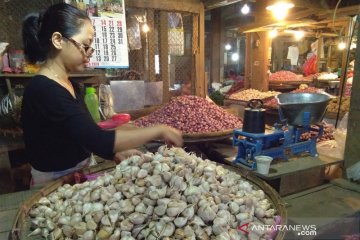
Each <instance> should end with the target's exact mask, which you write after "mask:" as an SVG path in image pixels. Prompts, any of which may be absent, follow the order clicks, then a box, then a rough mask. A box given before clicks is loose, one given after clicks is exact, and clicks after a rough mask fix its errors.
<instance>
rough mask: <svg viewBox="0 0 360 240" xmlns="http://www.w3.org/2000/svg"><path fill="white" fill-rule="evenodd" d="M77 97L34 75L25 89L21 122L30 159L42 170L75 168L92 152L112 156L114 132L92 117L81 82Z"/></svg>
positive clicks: (76, 91)
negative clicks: (101, 125)
mask: <svg viewBox="0 0 360 240" xmlns="http://www.w3.org/2000/svg"><path fill="white" fill-rule="evenodd" d="M72 85H73V87H74V91H75V95H76V98H74V97H73V96H72V95H71V94H70V93H69V92H68V91H67V90H66V89H65V88H64V87H62V86H61V85H60V84H58V83H57V82H55V81H53V80H51V79H49V78H47V77H45V76H43V75H36V76H35V77H34V78H32V79H31V80H30V82H29V84H28V85H27V86H26V88H25V91H24V97H23V102H22V111H21V123H22V127H23V131H24V141H25V147H26V152H27V157H28V160H29V161H30V164H31V165H32V167H33V168H35V169H36V170H39V171H42V172H53V171H63V170H66V169H69V168H72V167H75V166H76V165H77V164H78V163H79V162H81V161H83V160H85V159H86V158H87V157H89V156H90V153H91V152H93V153H94V154H96V155H99V156H101V157H103V158H105V159H112V158H113V156H114V154H113V147H114V141H115V131H104V130H101V129H100V127H99V126H98V125H97V124H96V123H95V122H94V120H93V119H92V118H91V115H90V113H89V111H88V110H87V108H86V105H85V102H84V100H83V96H82V94H81V93H80V88H79V85H78V84H77V83H76V82H73V81H72Z"/></svg>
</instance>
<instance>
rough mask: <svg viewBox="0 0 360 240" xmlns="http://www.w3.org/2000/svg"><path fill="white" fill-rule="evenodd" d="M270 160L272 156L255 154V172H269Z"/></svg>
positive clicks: (265, 173)
mask: <svg viewBox="0 0 360 240" xmlns="http://www.w3.org/2000/svg"><path fill="white" fill-rule="evenodd" d="M272 160H273V158H272V157H269V156H262V155H260V156H256V157H255V161H256V166H257V167H256V169H257V172H258V173H260V174H264V175H267V174H269V170H270V164H271V161H272Z"/></svg>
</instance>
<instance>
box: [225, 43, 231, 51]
mask: <svg viewBox="0 0 360 240" xmlns="http://www.w3.org/2000/svg"><path fill="white" fill-rule="evenodd" d="M230 49H231V45H230V44H229V43H227V44H226V45H225V50H226V51H229V50H230Z"/></svg>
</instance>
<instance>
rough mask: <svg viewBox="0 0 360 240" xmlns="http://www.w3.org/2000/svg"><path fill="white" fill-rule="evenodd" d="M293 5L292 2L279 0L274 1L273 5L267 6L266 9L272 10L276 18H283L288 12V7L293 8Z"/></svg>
mask: <svg viewBox="0 0 360 240" xmlns="http://www.w3.org/2000/svg"><path fill="white" fill-rule="evenodd" d="M294 6H295V5H294V4H293V3H290V2H287V1H279V2H276V3H274V4H273V5H270V6H267V7H266V10H269V11H271V12H272V14H273V16H274V18H275V19H276V20H279V21H281V20H284V19H285V18H286V16H287V14H288V11H289V9H290V8H293V7H294Z"/></svg>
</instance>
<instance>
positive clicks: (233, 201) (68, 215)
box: [29, 146, 277, 240]
mask: <svg viewBox="0 0 360 240" xmlns="http://www.w3.org/2000/svg"><path fill="white" fill-rule="evenodd" d="M275 212H276V210H275V209H273V208H272V204H271V202H270V201H269V200H268V199H267V198H266V195H265V193H264V192H263V191H262V190H258V189H255V188H254V186H253V185H252V184H250V183H249V182H248V181H246V180H245V179H242V178H241V176H240V175H238V174H237V173H235V172H232V171H229V170H227V169H224V168H223V167H222V166H218V165H215V164H214V163H211V162H210V161H209V160H203V159H201V158H198V157H196V156H195V155H194V154H189V153H186V152H185V151H184V150H183V149H181V148H171V149H169V148H167V147H166V146H161V147H160V148H159V150H158V152H157V153H155V154H152V153H146V154H144V156H143V157H140V156H132V157H131V158H129V159H126V160H124V161H122V162H121V163H120V164H119V165H117V166H116V168H115V170H113V171H112V172H109V173H108V174H105V175H103V176H100V177H98V178H97V179H96V180H93V181H87V182H84V183H81V184H75V185H73V186H71V185H68V184H66V185H63V186H61V187H59V188H58V189H57V190H56V191H55V192H52V193H51V194H50V195H48V196H47V197H43V198H41V199H40V200H39V202H37V203H36V204H35V205H34V206H33V207H32V208H31V209H30V211H29V215H30V217H31V219H30V220H31V225H32V227H31V228H32V230H33V231H32V232H31V233H30V234H29V236H34V235H42V236H43V237H44V238H50V239H55V240H56V239H64V238H65V239H83V240H93V239H110V240H118V239H127V240H129V239H149V240H156V239H165V240H167V239H194V240H195V239H203V240H207V239H215V240H222V239H229V240H230V239H234V240H235V239H247V238H249V239H252V240H254V239H268V237H269V235H271V234H273V233H271V232H269V231H270V230H266V229H267V228H266V227H264V225H273V224H275V220H276V219H277V217H276V216H274V214H275ZM243 224H249V225H248V228H247V231H248V232H249V234H248V235H246V234H245V233H244V232H242V231H240V230H238V228H239V226H242V225H243ZM255 226H257V227H255ZM261 226H263V227H261ZM254 229H256V230H254ZM259 229H265V230H259Z"/></svg>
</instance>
